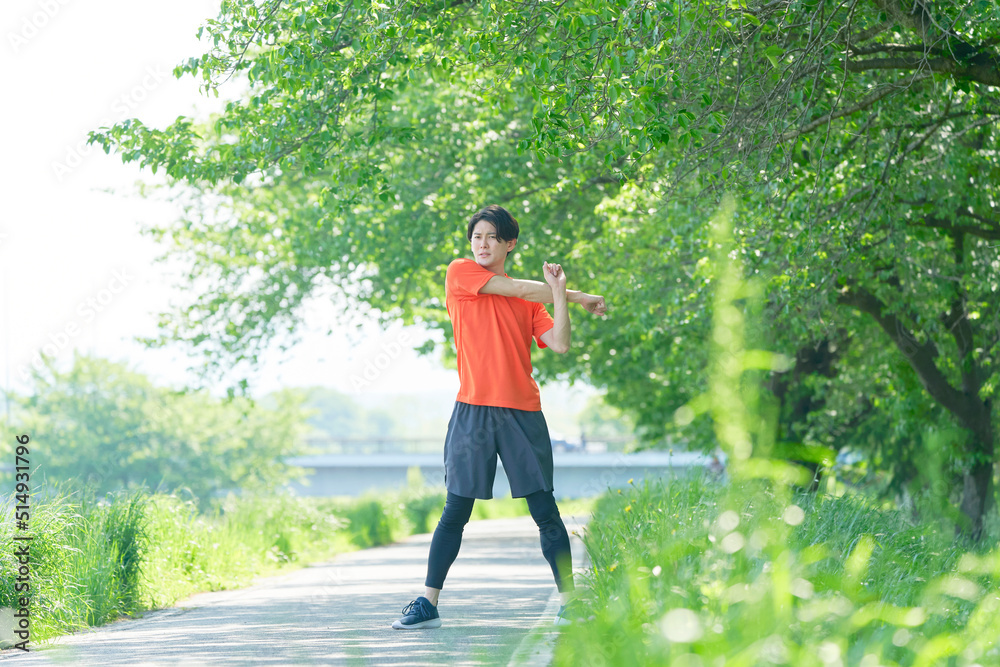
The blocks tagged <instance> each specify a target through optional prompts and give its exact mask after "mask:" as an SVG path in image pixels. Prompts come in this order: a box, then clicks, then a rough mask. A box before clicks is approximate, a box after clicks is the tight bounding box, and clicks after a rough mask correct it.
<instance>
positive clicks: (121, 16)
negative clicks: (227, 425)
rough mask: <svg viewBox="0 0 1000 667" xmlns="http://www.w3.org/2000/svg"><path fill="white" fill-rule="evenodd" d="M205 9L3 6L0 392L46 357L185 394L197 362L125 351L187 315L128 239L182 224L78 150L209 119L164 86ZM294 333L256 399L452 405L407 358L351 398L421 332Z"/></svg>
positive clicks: (318, 307)
mask: <svg viewBox="0 0 1000 667" xmlns="http://www.w3.org/2000/svg"><path fill="white" fill-rule="evenodd" d="M218 5H219V3H218V1H217V0H212V1H201V2H196V1H192V0H177V1H175V2H170V3H165V2H158V3H144V2H135V0H132V1H131V2H126V1H125V0H33V1H23V0H8V1H7V2H5V3H4V7H3V9H2V10H0V37H2V41H0V71H2V72H3V73H4V75H5V76H4V78H5V79H6V80H7V85H6V86H5V88H6V90H5V98H6V99H7V102H6V103H5V104H4V105H3V107H2V111H0V113H2V114H3V115H2V118H3V125H4V128H5V130H6V131H5V132H4V141H3V159H2V160H0V184H2V187H3V188H4V194H3V201H4V203H5V206H4V211H3V215H2V217H0V281H2V289H0V291H2V294H0V300H2V303H0V338H2V349H0V382H2V383H3V386H4V387H8V388H10V389H12V390H14V391H23V390H24V389H25V385H24V384H23V380H22V378H24V377H26V376H25V369H26V367H27V366H28V365H29V364H31V363H32V362H33V360H35V359H37V357H38V351H39V350H40V349H42V347H43V346H45V345H48V347H47V348H46V349H47V350H48V351H50V352H51V351H53V350H54V351H56V352H57V355H56V356H57V359H58V360H59V363H60V366H61V367H62V368H66V367H68V365H69V363H70V362H71V360H72V354H73V349H79V350H81V351H85V352H89V353H93V354H97V355H100V356H102V357H106V358H111V359H114V360H117V361H127V362H128V363H130V364H131V366H132V367H133V368H135V369H137V370H140V371H142V372H145V373H147V374H148V375H150V376H151V377H153V378H154V380H155V381H157V382H160V383H168V384H174V385H180V384H183V383H185V382H186V381H187V380H188V378H187V377H186V371H185V369H186V368H187V367H188V366H190V365H191V364H192V363H194V360H193V359H190V358H188V357H186V356H185V354H184V350H182V349H180V348H175V349H173V350H147V349H145V348H144V347H143V346H142V345H140V344H139V343H136V342H133V338H134V337H136V336H155V335H156V333H157V330H156V314H157V313H159V312H160V311H166V310H168V309H169V305H170V303H171V301H174V302H179V303H189V302H190V301H189V297H186V295H185V294H184V293H183V292H182V291H181V290H178V289H174V288H172V287H171V286H172V284H173V279H172V277H171V276H170V274H168V273H167V270H166V268H165V267H163V266H162V264H153V259H154V257H156V256H157V255H158V254H160V251H159V248H158V247H157V246H156V244H155V243H154V242H153V241H152V240H151V239H148V238H146V237H143V236H141V235H140V233H139V225H140V223H144V224H153V223H166V222H169V221H171V220H173V219H176V218H177V217H179V211H178V210H176V209H175V208H174V207H173V206H171V205H170V204H168V203H165V202H162V201H154V200H144V199H142V198H139V197H138V196H137V195H133V194H132V192H133V183H135V182H136V180H138V179H141V180H145V181H149V182H152V181H154V180H157V178H156V177H154V176H153V175H152V174H151V172H150V171H149V170H145V171H140V170H139V168H138V167H137V166H135V165H134V164H132V165H128V166H126V165H123V164H122V162H121V160H120V158H119V157H117V156H116V155H114V154H112V155H106V154H104V152H103V151H102V150H101V149H100V148H98V147H94V146H84V145H83V142H84V141H85V139H86V136H87V132H88V131H89V130H92V129H96V128H97V127H99V126H100V125H102V124H106V123H108V122H118V121H121V120H124V119H126V118H133V117H136V118H139V119H141V120H142V121H143V122H144V123H145V124H146V125H149V126H153V127H158V128H162V127H164V126H166V125H167V124H169V123H170V122H172V121H173V120H174V119H175V118H176V117H177V116H179V115H186V116H204V115H206V114H207V113H209V112H210V111H214V110H216V109H219V108H221V105H222V104H223V102H222V98H221V97H220V98H219V99H218V100H217V99H215V98H214V97H213V98H209V97H205V96H203V95H201V94H200V93H199V92H198V84H197V81H195V80H194V79H193V78H191V77H190V76H186V77H184V78H183V79H180V80H178V79H175V78H174V77H173V75H172V73H171V72H172V70H173V68H174V67H175V66H176V65H177V64H178V63H180V62H182V61H184V60H186V59H187V58H189V57H192V56H195V55H199V54H201V53H202V52H203V50H204V49H203V47H202V46H201V45H199V43H198V41H197V40H196V38H195V33H196V31H197V29H198V27H199V26H200V25H201V24H202V23H203V22H204V20H205V19H208V18H214V17H215V16H216V14H217V8H218ZM233 94H234V95H235V94H236V93H235V91H234V93H233ZM305 321H306V326H305V327H304V328H303V329H302V330H301V331H300V335H301V338H302V342H301V343H299V345H297V346H296V347H294V348H293V349H291V350H289V351H288V352H287V353H286V354H285V355H279V354H278V353H277V352H276V351H275V352H274V354H270V355H267V356H266V357H265V364H264V365H263V366H262V370H261V371H260V372H259V373H258V374H257V376H256V378H255V380H254V381H253V383H252V384H251V387H252V390H253V393H254V394H255V395H261V394H263V393H266V392H269V391H272V390H274V389H277V388H279V387H281V386H304V385H323V386H329V387H334V388H337V389H339V390H341V391H344V392H347V393H351V394H358V393H369V394H370V393H373V392H374V393H381V392H387V393H408V392H413V391H452V392H456V393H457V391H458V385H459V382H458V374H457V372H455V371H451V370H445V369H443V368H441V367H440V366H439V365H438V364H437V363H436V362H435V361H432V360H430V359H427V358H419V357H418V356H417V355H416V353H414V352H412V351H410V349H409V348H407V347H406V346H403V348H404V351H403V352H402V353H400V354H398V355H397V356H395V357H394V358H393V359H392V362H391V363H390V364H388V365H386V364H384V363H383V364H382V365H383V366H384V368H381V369H380V372H379V374H378V377H377V378H375V380H374V381H373V382H371V384H369V385H366V386H364V387H362V388H360V389H358V388H356V387H355V386H354V383H352V381H351V378H352V376H359V377H360V376H361V375H362V373H363V372H364V370H365V368H366V364H367V362H369V361H371V362H375V361H376V360H377V359H378V355H379V354H380V353H382V352H383V349H384V346H386V345H391V343H393V342H397V341H399V340H400V338H401V336H408V337H409V342H410V346H411V347H412V346H413V345H417V344H419V343H420V342H422V341H424V340H426V337H427V334H426V333H425V332H424V331H423V330H422V329H416V328H409V329H407V330H405V333H404V330H403V329H402V327H399V326H397V327H395V328H394V329H393V330H391V331H389V332H380V331H379V330H378V329H377V327H375V326H374V323H371V324H370V325H368V326H367V327H366V328H364V329H362V330H361V333H362V334H363V338H364V339H365V342H364V343H363V344H362V345H360V346H358V347H353V346H352V340H358V339H359V336H358V333H357V332H356V331H355V330H354V329H353V328H350V327H343V326H340V325H338V324H337V322H336V319H335V312H334V307H333V305H332V304H329V303H327V304H322V303H317V304H314V305H313V306H312V307H311V308H310V309H309V311H307V316H306V318H305ZM331 328H332V329H333V330H334V331H333V333H332V334H331V335H329V336H328V335H326V332H327V330H328V329H331ZM382 361H383V362H384V359H383V360H382ZM369 377H371V376H369ZM545 389H546V388H545V387H543V394H544V393H546V392H545ZM552 389H556V387H552ZM578 389H580V390H583V389H584V388H582V387H580V388H578ZM574 393H575V392H574ZM585 393H586V394H587V395H589V394H591V393H594V392H593V390H590V391H586V392H585ZM546 405H547V403H546V399H545V398H544V397H543V409H544V408H545V406H546ZM581 407H582V403H581Z"/></svg>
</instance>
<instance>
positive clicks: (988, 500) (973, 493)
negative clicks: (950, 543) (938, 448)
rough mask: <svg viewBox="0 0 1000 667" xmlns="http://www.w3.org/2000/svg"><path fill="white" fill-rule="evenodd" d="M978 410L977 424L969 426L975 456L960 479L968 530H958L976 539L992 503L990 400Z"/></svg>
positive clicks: (992, 431)
mask: <svg viewBox="0 0 1000 667" xmlns="http://www.w3.org/2000/svg"><path fill="white" fill-rule="evenodd" d="M977 412H979V413H980V414H978V415H977V419H976V422H977V423H975V424H970V425H969V426H970V430H971V431H972V443H971V447H970V449H971V451H972V454H973V456H974V457H975V459H974V461H973V463H972V465H971V466H970V468H969V469H968V470H967V471H966V472H965V475H964V476H963V479H962V503H961V505H960V509H961V510H962V514H964V515H965V516H966V517H967V518H968V520H969V525H968V526H967V530H965V531H961V530H960V531H959V532H965V533H967V534H968V535H969V536H970V537H972V539H974V540H977V541H978V540H979V538H980V537H981V536H982V533H983V517H984V516H985V515H986V512H987V511H988V510H989V509H990V506H991V505H992V499H993V461H994V452H995V444H994V441H993V438H994V430H993V423H992V420H991V416H992V415H991V410H990V405H989V402H984V403H983V406H982V410H981V411H977Z"/></svg>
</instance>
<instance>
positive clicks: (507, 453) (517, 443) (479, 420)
mask: <svg viewBox="0 0 1000 667" xmlns="http://www.w3.org/2000/svg"><path fill="white" fill-rule="evenodd" d="M497 454H499V455H500V460H501V461H502V462H503V469H504V472H505V473H507V481H509V482H510V494H511V496H512V497H514V498H523V497H524V496H527V495H529V494H531V493H534V492H535V491H552V490H553V487H552V441H551V440H549V427H548V425H547V424H546V423H545V417H544V416H542V412H541V410H538V411H528V410H517V409H515V408H498V407H494V406H489V405H471V404H469V403H463V402H461V401H455V409H454V410H453V411H452V413H451V421H449V422H448V436H447V437H446V438H445V441H444V483H445V487H446V488H447V489H448V491H451V492H452V493H454V494H456V495H459V496H465V497H467V498H482V499H484V500H489V499H490V498H492V497H493V480H494V479H495V478H496V474H497Z"/></svg>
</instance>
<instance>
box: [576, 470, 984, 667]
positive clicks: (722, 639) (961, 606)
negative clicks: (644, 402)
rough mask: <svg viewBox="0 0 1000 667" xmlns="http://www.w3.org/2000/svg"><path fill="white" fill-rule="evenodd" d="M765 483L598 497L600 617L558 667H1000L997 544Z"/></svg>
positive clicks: (686, 481) (593, 540) (701, 482)
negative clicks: (735, 500) (960, 540)
mask: <svg viewBox="0 0 1000 667" xmlns="http://www.w3.org/2000/svg"><path fill="white" fill-rule="evenodd" d="M772 486H773V484H772V483H771V482H765V481H760V480H746V481H742V482H736V483H735V486H727V485H724V484H722V483H721V482H720V481H718V480H714V479H711V478H708V477H691V478H682V479H674V480H667V481H657V482H655V483H653V484H649V483H645V484H644V485H643V486H641V487H637V488H631V489H629V490H627V491H626V492H624V493H622V494H620V495H619V494H617V493H615V494H609V495H607V496H605V497H603V498H602V499H601V500H600V501H599V503H598V506H597V508H596V510H595V516H594V518H593V519H592V520H591V522H590V525H589V527H588V530H587V532H586V534H585V536H584V543H585V545H586V548H587V551H588V553H589V554H590V558H591V569H590V570H589V571H588V572H587V573H586V574H585V575H584V576H583V581H584V587H583V590H584V591H585V592H584V593H583V597H584V600H585V601H586V602H587V604H588V605H589V606H590V607H591V610H592V611H591V613H593V614H594V616H595V619H594V620H593V621H591V622H589V623H586V624H582V625H579V626H573V627H569V628H567V630H566V631H565V632H564V633H563V636H562V637H561V639H560V643H559V645H558V650H557V653H556V657H557V660H556V664H557V665H660V664H683V665H698V664H703V665H712V664H726V665H733V664H737V665H741V664H742V665H760V664H788V665H820V664H841V665H847V664H850V665H862V664H863V665H872V666H874V665H904V664H905V665H911V664H917V665H919V664H925V665H934V664H955V665H958V664H969V665H971V664H977V663H978V664H981V665H987V664H994V665H995V664H1000V650H998V649H997V639H998V638H1000V601H998V589H997V582H998V577H1000V553H998V552H997V551H996V550H995V548H994V547H995V542H993V543H992V544H987V545H983V544H980V545H976V546H973V545H956V544H955V543H954V538H953V537H952V536H951V535H950V534H945V533H941V532H938V531H935V530H933V529H932V528H933V524H931V525H927V524H914V523H912V522H911V521H910V519H909V518H908V517H907V516H906V515H905V514H904V513H901V512H898V511H895V510H885V509H881V508H879V507H877V506H875V505H874V504H872V503H870V502H868V501H867V500H866V499H865V498H863V497H858V496H842V497H832V496H822V495H810V494H801V493H800V494H796V495H793V496H792V502H791V503H789V504H785V503H783V502H781V501H780V500H779V498H778V496H777V495H776V494H774V493H773V491H772ZM734 493H735V494H738V495H739V496H740V497H742V498H743V500H744V504H743V505H742V506H739V507H737V508H736V510H733V509H731V507H732V506H731V504H730V502H731V498H732V496H733V495H734ZM779 524H780V525H783V526H784V527H785V528H787V531H776V530H775V527H776V526H777V525H779ZM779 533H783V534H785V535H786V538H787V539H786V541H784V542H780V543H775V542H773V539H774V536H775V535H776V534H779ZM947 656H952V657H953V658H954V661H952V662H947V661H945V658H946V657H947ZM939 661H943V662H939Z"/></svg>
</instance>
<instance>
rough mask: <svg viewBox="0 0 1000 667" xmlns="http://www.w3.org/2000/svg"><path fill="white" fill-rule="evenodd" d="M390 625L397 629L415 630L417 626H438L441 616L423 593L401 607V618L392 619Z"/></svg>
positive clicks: (439, 625)
mask: <svg viewBox="0 0 1000 667" xmlns="http://www.w3.org/2000/svg"><path fill="white" fill-rule="evenodd" d="M392 627H394V628H396V629H397V630H416V629H418V628H440V627H441V617H440V616H438V610H437V607H435V606H434V605H432V604H431V601H430V600H428V599H427V598H425V597H424V596H423V595H421V596H420V597H418V598H417V599H416V600H414V601H413V602H411V603H410V604H408V605H406V606H405V607H403V618H401V619H399V620H398V621H393V623H392Z"/></svg>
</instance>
